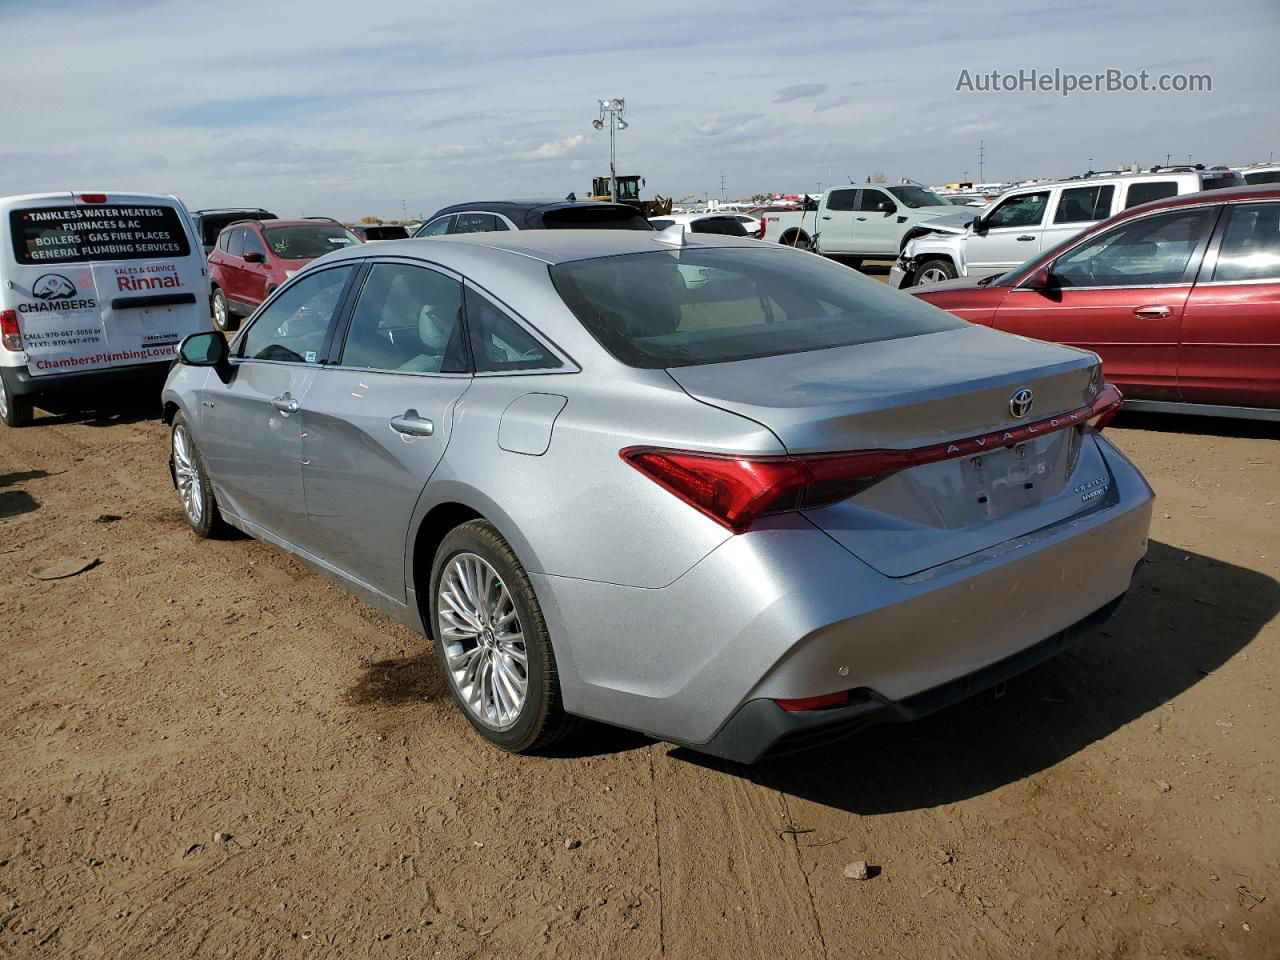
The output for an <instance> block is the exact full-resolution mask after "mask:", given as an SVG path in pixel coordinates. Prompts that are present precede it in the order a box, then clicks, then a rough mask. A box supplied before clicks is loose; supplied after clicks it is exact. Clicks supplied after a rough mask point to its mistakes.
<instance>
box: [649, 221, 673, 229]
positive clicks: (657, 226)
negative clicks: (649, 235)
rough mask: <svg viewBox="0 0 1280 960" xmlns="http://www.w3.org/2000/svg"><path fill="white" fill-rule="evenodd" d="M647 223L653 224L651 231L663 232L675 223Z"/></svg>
mask: <svg viewBox="0 0 1280 960" xmlns="http://www.w3.org/2000/svg"><path fill="white" fill-rule="evenodd" d="M649 222H650V223H651V224H653V229H655V230H665V229H667V227H669V226H671V225H672V224H673V223H675V221H674V220H650V221H649Z"/></svg>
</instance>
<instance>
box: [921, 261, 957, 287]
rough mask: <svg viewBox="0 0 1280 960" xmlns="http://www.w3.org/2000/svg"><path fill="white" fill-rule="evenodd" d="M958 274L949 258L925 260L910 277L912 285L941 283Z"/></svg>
mask: <svg viewBox="0 0 1280 960" xmlns="http://www.w3.org/2000/svg"><path fill="white" fill-rule="evenodd" d="M957 276H959V274H958V273H957V272H956V268H955V266H954V265H952V263H951V261H950V260H941V259H938V260H926V261H925V262H924V263H922V264H920V266H919V268H917V270H916V272H915V276H914V277H912V286H916V287H920V286H927V285H929V284H931V283H941V282H942V281H944V280H954V279H955V278H956V277H957Z"/></svg>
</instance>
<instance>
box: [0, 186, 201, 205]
mask: <svg viewBox="0 0 1280 960" xmlns="http://www.w3.org/2000/svg"><path fill="white" fill-rule="evenodd" d="M98 194H101V195H103V196H106V197H107V198H108V202H107V203H106V204H96V203H84V202H83V201H81V200H80V199H79V198H80V197H82V196H95V195H98ZM138 200H144V201H146V202H148V203H163V204H166V205H168V206H175V205H177V206H181V204H182V201H180V200H179V199H178V198H177V197H175V196H174V195H173V194H171V193H133V192H131V191H126V190H55V191H51V192H49V193H23V194H17V195H14V196H12V197H0V207H4V208H6V209H8V208H10V207H17V206H25V205H27V204H31V203H65V202H68V201H69V202H73V203H82V204H83V205H84V206H86V207H96V206H119V205H120V204H128V203H133V202H135V201H138Z"/></svg>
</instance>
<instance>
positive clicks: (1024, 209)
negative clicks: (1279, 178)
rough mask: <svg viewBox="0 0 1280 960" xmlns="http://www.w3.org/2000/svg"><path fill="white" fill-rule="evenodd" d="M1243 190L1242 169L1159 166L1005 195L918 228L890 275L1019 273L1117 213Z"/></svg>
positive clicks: (931, 278)
mask: <svg viewBox="0 0 1280 960" xmlns="http://www.w3.org/2000/svg"><path fill="white" fill-rule="evenodd" d="M1240 186H1244V177H1242V176H1241V174H1240V173H1239V172H1238V171H1236V170H1205V169H1204V168H1203V167H1202V166H1196V167H1189V166H1181V167H1152V168H1151V169H1150V170H1148V171H1147V172H1145V173H1119V172H1116V171H1103V172H1101V173H1095V172H1093V171H1090V172H1089V173H1086V174H1084V175H1083V176H1079V177H1071V178H1070V179H1067V180H1056V181H1042V182H1039V183H1031V184H1027V185H1024V186H1020V187H1015V188H1014V189H1012V190H1009V191H1007V192H1006V193H1004V194H1002V195H1001V196H1000V197H999V198H998V199H997V200H995V201H994V202H993V203H992V204H991V206H990V207H988V208H987V209H986V210H984V211H983V212H982V213H981V214H980V215H978V216H976V217H974V218H973V219H972V220H969V221H967V222H965V221H962V220H957V219H956V218H952V217H947V218H945V219H944V220H942V221H934V222H931V223H928V224H921V225H919V226H917V227H915V228H914V229H913V230H912V231H911V232H910V233H909V234H908V235H907V237H906V242H905V244H904V245H903V248H902V255H901V257H899V259H898V262H897V263H896V264H894V266H893V269H892V270H891V271H890V273H889V283H890V284H891V285H892V286H895V287H910V286H916V285H920V284H926V283H939V282H941V281H943V280H951V279H954V278H956V277H969V278H970V279H980V278H982V277H986V276H992V275H995V274H1000V273H1004V272H1006V271H1008V270H1012V269H1013V268H1014V267H1016V266H1018V264H1020V263H1025V262H1026V261H1027V260H1029V259H1031V258H1032V257H1034V256H1037V255H1038V254H1039V253H1041V251H1044V250H1048V249H1049V248H1051V247H1054V246H1056V245H1057V244H1059V243H1061V242H1062V241H1064V240H1069V239H1070V238H1071V237H1074V236H1075V235H1076V234H1078V233H1080V231H1082V230H1084V229H1085V228H1086V227H1091V226H1093V225H1094V224H1095V223H1098V222H1099V221H1101V220H1106V219H1107V218H1108V217H1110V216H1111V215H1112V214H1115V213H1119V212H1120V211H1121V210H1127V209H1128V208H1129V207H1136V206H1138V205H1139V204H1141V203H1148V202H1150V201H1152V200H1163V199H1165V198H1166V197H1175V196H1178V195H1179V194H1183V193H1195V192H1197V191H1200V190H1218V189H1222V188H1224V187H1240Z"/></svg>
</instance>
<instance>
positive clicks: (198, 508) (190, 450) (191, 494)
mask: <svg viewBox="0 0 1280 960" xmlns="http://www.w3.org/2000/svg"><path fill="white" fill-rule="evenodd" d="M173 474H174V479H176V480H177V481H178V497H179V499H181V500H182V509H183V511H184V512H185V513H186V515H187V520H188V521H190V523H191V525H192V526H193V527H198V526H199V525H200V521H201V520H202V519H204V486H203V484H202V483H201V480H200V465H199V464H198V463H197V462H196V458H195V447H194V445H193V444H192V442H191V435H190V434H189V433H188V432H187V427H186V424H182V423H180V424H178V425H177V426H176V427H174V428H173Z"/></svg>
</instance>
